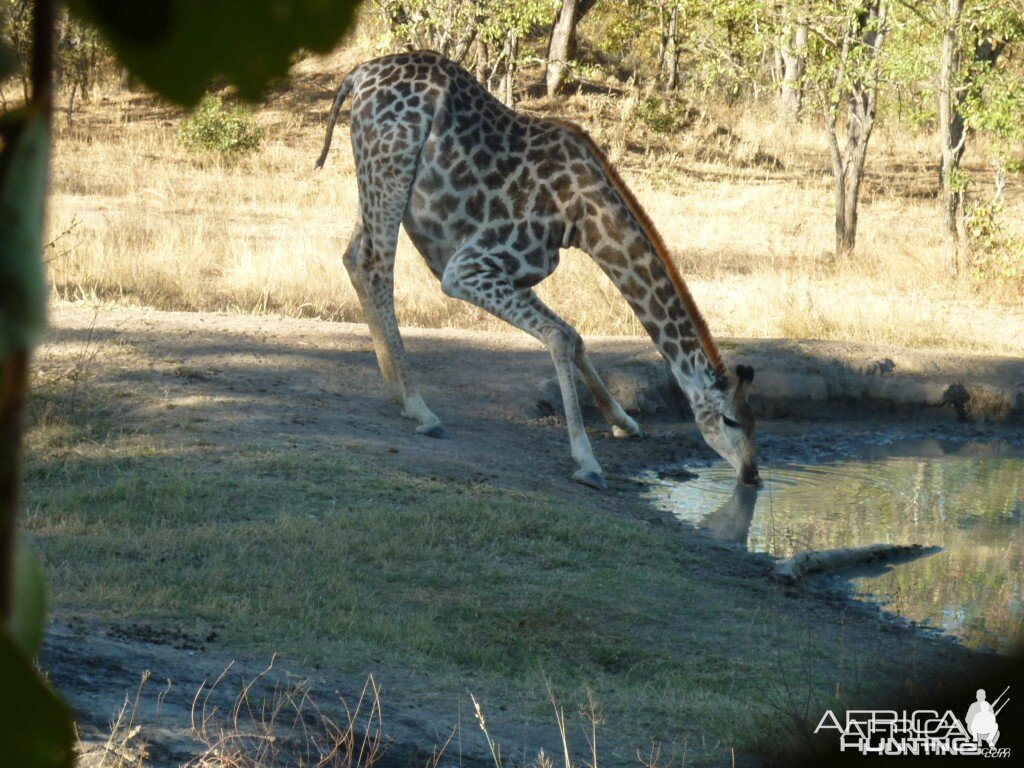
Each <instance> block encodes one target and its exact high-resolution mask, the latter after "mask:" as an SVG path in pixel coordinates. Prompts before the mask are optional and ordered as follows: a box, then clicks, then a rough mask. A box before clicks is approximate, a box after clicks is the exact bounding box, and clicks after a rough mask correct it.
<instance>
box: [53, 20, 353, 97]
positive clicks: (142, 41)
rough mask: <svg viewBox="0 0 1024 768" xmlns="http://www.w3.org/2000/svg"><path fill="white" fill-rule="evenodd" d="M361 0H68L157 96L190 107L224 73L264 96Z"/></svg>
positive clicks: (325, 43)
mask: <svg viewBox="0 0 1024 768" xmlns="http://www.w3.org/2000/svg"><path fill="white" fill-rule="evenodd" d="M357 4H358V2H357V0H215V1H213V0H150V1H149V2H146V3H136V2H133V0H68V6H69V7H70V8H71V10H72V11H73V12H74V13H76V14H77V15H79V16H80V17H81V18H83V19H85V20H86V21H89V22H91V23H92V24H94V25H95V26H96V27H98V28H99V29H100V31H101V32H102V33H103V35H104V36H105V37H106V38H107V40H108V41H109V43H110V45H111V47H112V48H113V50H114V53H115V55H116V56H117V58H118V59H119V60H120V61H121V62H122V63H123V64H124V65H125V66H126V67H127V68H128V69H129V70H131V72H132V74H133V75H135V76H136V77H138V78H139V79H140V80H141V81H142V82H143V83H145V84H146V85H147V86H149V87H150V88H152V89H153V90H154V91H156V92H157V93H160V94H162V95H163V96H166V97H167V98H169V99H172V100H173V101H176V102H179V103H181V104H185V105H193V104H196V103H198V102H199V101H200V99H202V97H203V94H204V93H205V92H206V89H207V87H208V85H209V82H210V80H211V78H213V77H215V76H217V75H221V76H223V77H225V78H226V79H227V80H228V81H229V82H231V83H232V84H234V85H235V86H236V87H237V88H238V91H239V93H240V94H241V95H242V97H243V98H244V99H246V100H249V101H255V100H257V99H258V98H259V97H260V96H261V94H262V92H263V89H264V88H265V87H266V85H267V83H268V82H270V80H272V79H273V78H275V77H281V76H283V75H284V74H285V73H286V72H287V71H288V66H289V64H290V60H291V55H292V53H293V52H294V51H296V50H298V49H299V48H305V49H308V50H312V51H317V52H326V51H329V50H331V48H333V47H334V46H335V45H336V44H337V42H338V40H339V39H340V38H341V35H342V33H343V32H344V31H345V30H346V29H347V28H348V26H349V24H350V23H351V21H352V15H353V11H354V10H355V7H356V5H357Z"/></svg>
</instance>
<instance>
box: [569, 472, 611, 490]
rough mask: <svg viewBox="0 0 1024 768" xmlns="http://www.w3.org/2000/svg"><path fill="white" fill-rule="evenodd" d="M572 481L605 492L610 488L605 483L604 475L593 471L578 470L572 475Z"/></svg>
mask: <svg viewBox="0 0 1024 768" xmlns="http://www.w3.org/2000/svg"><path fill="white" fill-rule="evenodd" d="M572 479H573V480H575V481H576V482H577V483H583V485H589V486H590V487H591V488H597V490H599V491H603V490H604V489H605V488H607V487H608V483H606V482H605V481H604V475H602V474H601V473H600V472H595V471H594V470H592V469H588V470H583V469H577V470H576V471H575V472H573V473H572Z"/></svg>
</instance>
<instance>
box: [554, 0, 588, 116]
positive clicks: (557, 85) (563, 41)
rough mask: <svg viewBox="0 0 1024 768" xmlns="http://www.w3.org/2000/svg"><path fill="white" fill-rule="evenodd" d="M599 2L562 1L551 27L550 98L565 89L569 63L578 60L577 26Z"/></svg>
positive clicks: (586, 0) (583, 0)
mask: <svg viewBox="0 0 1024 768" xmlns="http://www.w3.org/2000/svg"><path fill="white" fill-rule="evenodd" d="M596 2H597V0H562V4H561V6H560V7H559V9H558V14H557V15H556V16H555V23H554V25H553V26H552V27H551V40H550V42H549V43H548V60H547V66H546V68H545V70H544V82H545V84H546V85H547V92H548V96H554V95H556V94H557V93H559V92H561V91H562V89H563V88H564V87H565V81H566V76H567V74H568V70H569V62H571V61H572V60H573V59H574V58H576V26H577V25H578V24H579V23H580V19H582V18H583V17H584V16H586V15H587V13H588V12H589V11H590V9H591V8H593V7H594V4H595V3H596Z"/></svg>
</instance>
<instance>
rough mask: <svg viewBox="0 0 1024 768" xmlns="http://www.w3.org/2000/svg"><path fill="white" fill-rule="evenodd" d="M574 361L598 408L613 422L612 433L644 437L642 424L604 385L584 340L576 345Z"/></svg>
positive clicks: (606, 419)
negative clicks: (623, 407)
mask: <svg viewBox="0 0 1024 768" xmlns="http://www.w3.org/2000/svg"><path fill="white" fill-rule="evenodd" d="M573 361H574V362H575V363H576V367H577V368H579V371H580V376H582V377H583V383H584V384H586V385H587V389H589V390H590V394H591V395H593V397H594V403H595V404H596V405H597V408H598V410H599V411H601V413H602V415H603V416H604V418H605V421H607V422H608V423H609V424H611V427H612V434H613V435H614V436H615V437H643V436H644V433H643V430H641V429H640V425H639V424H637V423H636V422H635V421H634V420H633V418H632V417H631V416H630V415H629V414H628V413H626V412H625V411H624V410H623V409H622V406H621V405H619V404H618V402H617V401H616V400H615V398H614V397H612V395H611V392H609V391H608V387H606V386H605V385H604V381H602V379H601V376H600V374H598V372H597V369H596V368H595V367H594V364H593V363H592V362H591V361H590V357H589V356H588V355H587V350H586V347H585V346H584V345H583V342H582V341H580V342H579V344H578V345H577V346H576V353H575V355H574V356H573Z"/></svg>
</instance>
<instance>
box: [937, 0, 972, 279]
mask: <svg viewBox="0 0 1024 768" xmlns="http://www.w3.org/2000/svg"><path fill="white" fill-rule="evenodd" d="M962 12H963V0H948V6H947V9H946V14H947V15H946V28H945V29H944V30H943V35H942V56H941V59H940V64H939V147H940V152H941V157H940V170H939V173H940V175H941V179H942V223H943V228H944V229H945V232H946V239H947V242H948V244H949V250H948V252H947V256H946V267H947V269H948V270H949V273H950V274H951V275H956V274H958V273H959V272H961V271H962V270H963V269H965V268H966V267H967V262H968V258H969V256H968V252H967V245H968V244H967V240H966V238H965V237H963V235H964V234H965V232H964V178H963V175H962V174H961V172H960V160H961V158H962V157H963V153H964V142H965V141H966V138H967V134H966V132H965V131H964V119H963V116H962V115H961V114H960V112H959V110H958V109H957V102H958V101H959V99H958V98H957V93H956V91H957V90H958V82H957V81H958V80H959V75H960V70H961V68H962V64H963V51H962V49H961V46H960V40H959V29H958V28H959V26H960V17H961V14H962Z"/></svg>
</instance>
